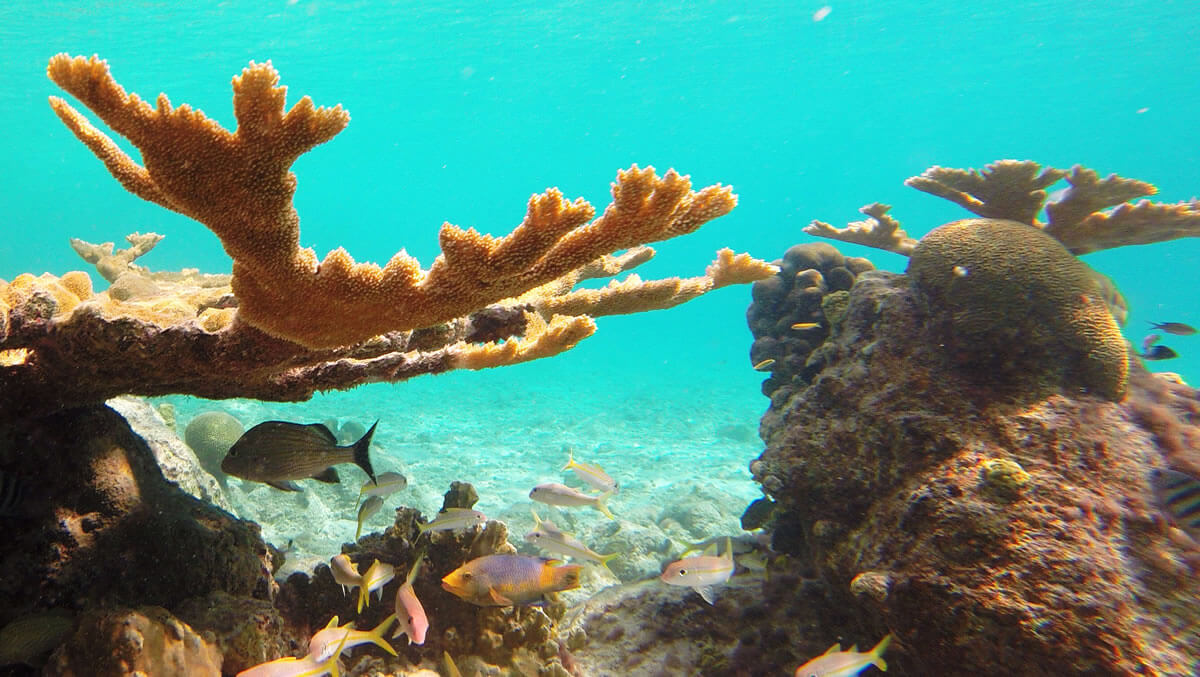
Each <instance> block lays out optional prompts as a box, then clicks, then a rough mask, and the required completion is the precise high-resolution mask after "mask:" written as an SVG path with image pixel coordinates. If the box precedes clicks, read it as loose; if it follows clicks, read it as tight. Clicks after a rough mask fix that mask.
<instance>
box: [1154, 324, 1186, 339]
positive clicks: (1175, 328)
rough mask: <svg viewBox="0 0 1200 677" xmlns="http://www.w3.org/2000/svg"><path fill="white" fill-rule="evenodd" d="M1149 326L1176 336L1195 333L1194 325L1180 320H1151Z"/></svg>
mask: <svg viewBox="0 0 1200 677" xmlns="http://www.w3.org/2000/svg"><path fill="white" fill-rule="evenodd" d="M1150 326H1151V327H1154V328H1155V329H1161V330H1163V331H1165V332H1167V333H1168V334H1175V335H1176V336H1191V335H1192V334H1195V333H1196V328H1195V327H1193V326H1192V325H1190V324H1184V323H1182V322H1151V323H1150Z"/></svg>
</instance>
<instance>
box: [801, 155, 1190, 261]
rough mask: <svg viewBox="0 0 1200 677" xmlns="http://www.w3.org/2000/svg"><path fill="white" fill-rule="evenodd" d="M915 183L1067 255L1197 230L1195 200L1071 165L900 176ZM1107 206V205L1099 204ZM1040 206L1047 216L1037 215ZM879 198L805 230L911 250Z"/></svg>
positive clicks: (1018, 164) (1003, 164)
mask: <svg viewBox="0 0 1200 677" xmlns="http://www.w3.org/2000/svg"><path fill="white" fill-rule="evenodd" d="M1060 180H1066V182H1067V184H1068V188H1066V190H1065V191H1064V193H1063V194H1062V197H1061V198H1059V199H1058V200H1055V201H1047V197H1048V195H1047V193H1046V188H1048V187H1050V186H1052V185H1053V184H1055V183H1056V182H1058V181H1060ZM904 183H905V185H907V186H911V187H913V188H916V189H918V190H922V191H925V192H926V193H929V194H931V195H936V196H938V197H941V198H945V199H947V200H950V201H951V202H953V203H955V204H957V205H960V206H962V207H964V208H965V209H967V210H969V211H971V212H973V213H975V214H978V215H979V216H981V217H983V218H984V219H1002V220H1006V221H1016V222H1018V223H1023V224H1025V225H1027V226H1032V227H1034V228H1037V229H1039V230H1041V231H1042V232H1044V233H1046V234H1047V235H1049V236H1051V237H1053V238H1055V239H1056V240H1058V241H1059V242H1061V243H1062V244H1063V246H1064V247H1066V248H1067V249H1069V250H1070V251H1071V253H1072V254H1076V255H1079V254H1087V253H1088V252H1094V251H1099V250H1101V249H1109V248H1112V247H1123V246H1126V245H1135V244H1151V243H1154V242H1166V241H1167V240H1174V239H1177V238H1181V237H1200V201H1196V200H1190V201H1188V202H1179V203H1176V204H1163V203H1159V202H1150V201H1149V200H1141V201H1140V202H1137V203H1136V204H1128V202H1129V200H1133V199H1135V198H1139V197H1145V196H1149V195H1154V194H1155V193H1156V192H1158V189H1157V188H1155V187H1154V186H1153V185H1151V184H1149V183H1146V182H1144V181H1138V180H1136V179H1126V178H1122V177H1120V176H1117V175H1116V174H1112V175H1110V176H1108V177H1106V178H1104V179H1101V178H1100V175H1099V174H1097V173H1096V171H1095V170H1092V169H1088V168H1086V167H1082V166H1080V165H1076V166H1074V167H1072V168H1071V169H1070V170H1063V169H1055V168H1053V167H1046V168H1043V167H1041V165H1039V164H1037V163H1036V162H1030V161H1018V160H1001V161H999V162H994V163H992V164H990V165H988V166H987V167H985V168H984V169H983V170H982V171H976V170H974V169H969V170H963V169H951V168H948V167H930V168H929V169H927V170H925V172H924V173H922V174H921V175H920V176H914V177H911V178H909V179H908V180H907V181H905V182H904ZM1110 207H1112V208H1113V209H1111V210H1110V211H1107V212H1106V211H1103V210H1105V209H1108V208H1110ZM1043 208H1044V209H1045V212H1046V220H1045V221H1044V222H1043V221H1039V220H1038V218H1037V217H1038V214H1039V213H1040V212H1041V211H1042V210H1043ZM889 209H890V207H888V206H887V205H882V204H879V203H875V204H871V205H867V206H866V207H863V208H862V209H861V210H860V211H862V212H863V213H864V214H867V215H868V216H869V217H870V219H868V220H865V221H856V222H854V223H851V224H850V225H849V226H848V227H846V228H835V227H834V226H832V225H830V224H828V223H825V222H823V221H813V222H812V224H810V225H809V226H807V227H806V228H805V229H804V232H806V233H808V234H809V235H817V236H820V237H828V238H832V239H835V240H841V241H842V242H851V243H854V244H861V245H866V246H868V247H875V248H877V249H884V250H887V251H891V252H896V253H898V254H905V255H908V254H911V253H912V250H913V247H915V246H916V241H915V240H913V239H912V238H911V237H909V235H908V233H906V232H904V230H903V229H902V228H901V227H900V222H899V221H897V220H896V219H894V218H893V217H891V216H888V215H887V211H888V210H889Z"/></svg>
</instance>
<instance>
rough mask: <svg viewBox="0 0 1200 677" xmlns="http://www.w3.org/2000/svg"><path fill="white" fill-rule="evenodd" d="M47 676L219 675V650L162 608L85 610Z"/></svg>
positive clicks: (215, 676) (210, 676) (48, 669)
mask: <svg viewBox="0 0 1200 677" xmlns="http://www.w3.org/2000/svg"><path fill="white" fill-rule="evenodd" d="M44 674H46V675H53V676H54V677H136V676H137V675H188V677H193V676H194V677H219V676H220V675H221V674H222V673H221V652H220V651H219V650H218V649H217V647H215V646H213V645H212V644H210V643H209V642H208V641H206V640H205V639H204V638H203V637H200V636H199V635H198V634H196V632H195V631H193V630H192V629H191V628H190V627H188V626H187V625H186V624H185V623H181V622H180V621H179V619H177V618H175V617H174V616H172V615H171V614H170V613H169V612H167V610H166V609H162V608H158V607H142V608H139V609H136V610H134V609H121V610H112V611H107V610H106V611H95V612H89V613H87V614H85V615H84V617H83V618H82V619H80V621H79V624H78V627H77V629H76V630H75V633H74V635H72V636H71V637H70V638H69V639H68V640H67V641H66V643H65V644H64V645H63V647H62V648H61V649H60V650H59V651H57V652H56V653H55V654H54V656H53V658H52V660H51V661H50V664H49V665H47V666H46V670H45V673H44Z"/></svg>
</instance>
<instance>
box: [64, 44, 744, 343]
mask: <svg viewBox="0 0 1200 677" xmlns="http://www.w3.org/2000/svg"><path fill="white" fill-rule="evenodd" d="M47 72H48V74H49V76H50V78H51V79H52V80H54V82H56V83H57V84H58V85H59V86H61V87H62V88H63V89H64V90H66V91H67V92H69V93H71V94H72V95H74V96H75V97H76V98H78V99H79V100H80V101H81V102H83V104H84V105H86V106H87V107H88V108H90V109H92V110H93V111H94V112H95V113H96V114H97V115H98V116H100V118H101V119H102V120H104V121H105V122H106V123H107V124H108V125H109V126H110V127H112V128H113V129H114V130H115V131H116V132H117V133H119V134H121V135H123V136H125V137H126V138H128V139H129V140H130V142H132V143H133V145H134V146H136V147H137V148H138V149H139V150H140V151H141V153H142V157H143V161H144V164H145V166H144V167H140V166H138V165H137V164H136V163H134V162H133V160H132V159H131V158H129V157H128V156H127V155H125V154H124V153H122V152H121V151H120V149H119V148H117V147H116V145H115V144H114V143H113V142H112V141H111V140H110V139H108V138H107V137H105V136H104V135H103V133H101V132H99V131H98V130H96V129H95V128H94V127H92V126H91V125H90V124H89V123H87V121H86V120H85V119H84V118H83V117H82V116H81V115H80V114H79V113H78V112H77V111H75V110H74V109H72V108H71V107H70V106H69V105H67V104H66V103H65V102H64V101H62V100H60V99H52V100H51V105H52V106H53V107H54V109H55V111H56V112H57V113H58V114H59V117H60V118H62V119H63V121H64V122H65V123H66V124H67V125H68V127H69V128H70V129H71V130H72V131H73V132H74V133H75V134H76V136H78V137H79V138H80V140H81V141H83V142H84V143H85V144H86V145H87V146H88V147H89V148H91V149H92V151H93V152H94V153H96V155H97V156H99V157H100V158H101V160H102V161H104V163H105V166H107V167H108V168H109V170H110V172H112V174H113V175H114V176H115V177H117V179H118V180H120V181H121V182H122V185H124V186H125V187H126V188H127V189H129V190H130V191H131V192H133V193H134V194H136V195H138V196H140V197H142V198H144V199H147V200H151V201H153V202H156V203H158V204H161V205H163V206H166V207H168V208H170V209H173V210H175V211H178V212H180V213H183V214H186V215H188V216H190V217H192V218H194V219H196V220H198V221H200V222H201V223H203V224H204V225H205V226H207V227H208V228H209V229H211V230H212V231H213V232H214V233H216V235H217V236H218V237H219V238H220V239H221V243H222V245H223V246H224V247H225V250H226V252H228V253H229V255H230V256H231V257H232V258H233V260H234V266H233V271H234V278H233V290H234V292H235V294H236V295H237V296H238V299H239V310H238V314H239V317H240V318H241V319H242V320H243V321H245V322H247V323H249V324H251V325H253V326H256V327H258V328H259V329H262V330H263V331H265V332H266V333H268V334H271V335H273V336H277V337H280V338H286V339H288V340H291V341H295V342H298V343H301V344H303V345H305V346H307V347H310V348H329V347H335V346H340V345H348V344H351V343H355V342H357V341H361V340H363V339H366V338H369V337H371V336H374V335H377V334H381V333H385V332H388V331H399V330H408V329H416V328H420V327H428V326H432V325H435V324H438V323H440V322H445V321H448V320H451V319H453V318H455V317H459V316H462V315H464V314H467V313H470V312H472V311H474V310H477V309H479V308H482V307H484V306H486V305H488V304H490V303H494V302H496V301H500V300H502V299H505V298H509V297H513V296H518V295H520V294H521V293H523V292H525V291H528V290H530V289H533V288H535V287H537V286H539V285H542V284H545V283H547V282H550V281H551V280H554V279H556V278H559V277H561V276H563V275H564V274H566V273H568V272H570V271H571V270H573V269H576V268H579V267H581V266H584V265H585V264H587V263H589V262H591V261H593V260H594V259H596V258H597V257H599V256H601V255H603V254H608V253H611V252H613V251H616V250H619V249H626V248H629V247H633V246H636V245H641V244H646V243H649V242H654V241H658V240H664V239H668V238H671V237H675V236H678V235H683V234H685V233H689V232H691V231H693V230H695V229H696V228H698V227H699V226H700V225H701V224H703V223H705V222H706V221H709V220H711V219H714V218H717V217H719V216H722V215H724V214H726V213H728V212H729V211H730V210H731V209H733V207H734V205H735V204H736V198H735V197H734V195H733V193H732V192H731V191H730V189H729V188H727V187H722V186H719V185H718V186H709V187H707V188H704V189H702V190H700V191H698V192H697V191H692V190H691V184H690V182H689V181H688V178H687V177H686V176H681V175H679V174H677V173H675V171H673V170H671V171H668V172H667V173H666V174H665V175H663V176H662V177H661V178H660V177H658V176H657V175H656V174H655V172H654V170H653V168H649V167H648V168H646V169H639V168H638V167H637V166H636V165H635V166H634V167H632V168H631V169H629V170H626V171H623V172H620V173H619V174H618V177H617V181H616V182H615V183H614V184H613V190H612V193H613V202H612V204H611V205H610V206H609V207H608V208H607V209H606V210H605V212H604V214H603V215H602V216H601V217H600V218H599V219H596V220H595V221H592V222H590V223H589V221H590V220H591V218H592V216H593V215H594V210H593V209H592V207H591V205H589V204H588V203H587V202H585V201H583V200H581V199H580V200H575V201H571V202H568V201H566V200H565V199H564V198H563V196H562V194H561V193H559V192H558V191H557V190H554V189H551V190H548V191H546V192H545V193H543V194H541V195H537V196H534V197H533V198H532V199H530V201H529V209H528V213H527V215H526V217H525V221H524V222H523V223H522V224H521V225H519V226H518V227H517V228H516V229H515V230H514V231H513V232H512V233H510V234H509V235H507V236H505V237H501V238H494V237H491V236H489V235H481V234H479V233H476V232H475V231H474V230H462V229H460V228H457V227H455V226H452V225H450V224H445V225H444V226H443V227H442V231H441V235H440V239H441V245H442V256H440V257H438V258H437V259H436V260H435V261H434V263H433V265H432V267H431V268H430V269H429V271H428V272H424V271H422V269H421V267H420V264H419V263H418V262H417V261H416V259H413V258H412V257H410V256H408V255H406V254H404V253H403V252H401V253H399V254H397V255H396V256H394V257H393V258H392V260H391V261H389V262H388V264H387V265H386V266H385V267H384V268H382V269H381V268H379V267H378V266H376V265H374V264H369V263H363V264H359V263H355V262H354V260H353V259H352V258H351V257H350V255H349V254H347V253H346V252H345V251H344V250H342V249H337V250H334V251H333V252H331V253H330V254H329V255H328V256H326V258H325V259H324V260H323V261H321V262H319V263H318V261H317V257H316V254H315V253H314V252H313V251H312V250H310V249H301V248H300V247H299V244H298V243H299V218H298V216H297V214H296V211H295V209H294V208H293V206H292V194H293V192H294V190H295V184H296V180H295V176H294V175H293V174H292V173H291V172H290V171H289V167H290V166H291V164H292V162H293V161H294V160H295V159H296V158H297V157H299V156H300V155H301V154H302V153H304V152H306V151H308V150H310V149H311V148H313V147H314V146H316V145H317V144H320V143H323V142H325V141H328V140H329V139H331V138H332V137H333V136H334V135H336V134H337V133H338V132H339V131H341V130H342V129H343V128H344V127H345V126H346V124H347V123H348V121H349V116H348V115H347V114H346V112H345V111H344V110H342V108H341V107H340V106H336V107H334V108H332V109H326V108H314V107H313V104H312V102H311V101H310V100H309V99H308V98H307V97H306V98H303V99H301V100H300V101H299V102H298V103H297V104H296V105H295V106H293V107H292V108H291V109H290V110H288V111H286V112H285V111H284V105H285V94H286V89H285V88H283V87H279V86H277V85H278V81H279V76H278V74H277V73H276V72H275V70H274V69H273V68H272V67H271V65H270V63H267V64H254V63H251V65H250V66H249V67H248V68H246V69H245V70H243V71H242V75H241V76H239V77H236V78H234V81H233V89H234V112H235V115H236V117H237V120H238V126H237V130H236V131H235V132H232V133H231V132H228V131H226V130H224V129H222V128H221V127H220V125H218V124H217V123H216V122H214V121H212V120H210V119H208V118H207V117H205V116H204V115H203V114H202V113H200V112H199V111H194V110H192V109H191V108H190V107H188V106H187V105H183V106H180V107H179V108H175V109H173V108H172V107H171V105H170V102H169V101H168V100H167V99H166V97H165V96H160V97H159V99H158V106H157V108H151V107H150V106H149V105H147V104H145V103H144V102H142V101H141V100H140V99H139V98H138V97H137V96H136V95H126V93H125V91H124V90H123V89H122V88H121V87H120V86H119V85H118V84H117V83H116V82H115V81H114V80H113V78H112V76H111V75H110V74H109V71H108V67H107V65H106V64H105V63H104V62H103V61H100V60H99V59H97V58H95V57H93V58H92V59H85V58H82V57H76V58H71V57H69V56H67V55H65V54H60V55H58V56H56V57H54V58H53V59H51V61H50V66H49V68H48V71H47ZM301 298H302V299H305V302H306V303H305V305H306V308H310V309H312V312H296V308H295V300H296V299H301Z"/></svg>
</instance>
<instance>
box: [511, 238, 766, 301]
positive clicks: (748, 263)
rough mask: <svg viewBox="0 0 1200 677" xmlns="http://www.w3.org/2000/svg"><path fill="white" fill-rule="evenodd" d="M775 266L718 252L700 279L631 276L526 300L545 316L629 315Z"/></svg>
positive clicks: (728, 251) (749, 279)
mask: <svg viewBox="0 0 1200 677" xmlns="http://www.w3.org/2000/svg"><path fill="white" fill-rule="evenodd" d="M777 270H778V268H776V267H775V266H773V265H771V264H769V263H767V262H766V261H760V260H759V259H756V258H753V257H751V256H750V255H748V254H734V253H733V250H731V249H722V250H720V251H719V252H717V259H716V260H715V261H713V262H712V263H711V264H709V265H708V268H707V269H706V270H705V274H704V275H701V276H698V277H690V278H686V279H684V278H678V277H669V278H665V279H661V280H643V279H642V278H640V277H639V276H637V275H630V276H629V277H628V278H626V279H625V280H623V281H621V282H618V281H616V280H613V281H612V282H609V283H608V285H607V286H605V287H602V288H600V289H576V290H575V291H570V292H567V293H562V294H558V295H551V294H546V295H544V296H540V297H532V296H531V295H525V296H523V297H521V298H522V300H526V301H528V302H529V303H530V305H532V306H533V307H534V308H536V309H537V310H538V312H540V313H541V314H542V315H543V316H546V317H549V316H552V315H589V316H591V317H601V316H604V315H627V314H630V313H642V312H646V311H649V310H660V309H663V308H671V307H673V306H677V305H679V304H681V303H685V302H687V301H690V300H692V299H694V298H696V297H697V296H700V295H701V294H705V293H708V292H710V291H712V290H713V289H718V288H720V287H724V286H726V285H730V284H747V283H750V282H755V281H757V280H761V279H764V278H767V277H770V276H771V275H774V274H775V272H776V271H777Z"/></svg>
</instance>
